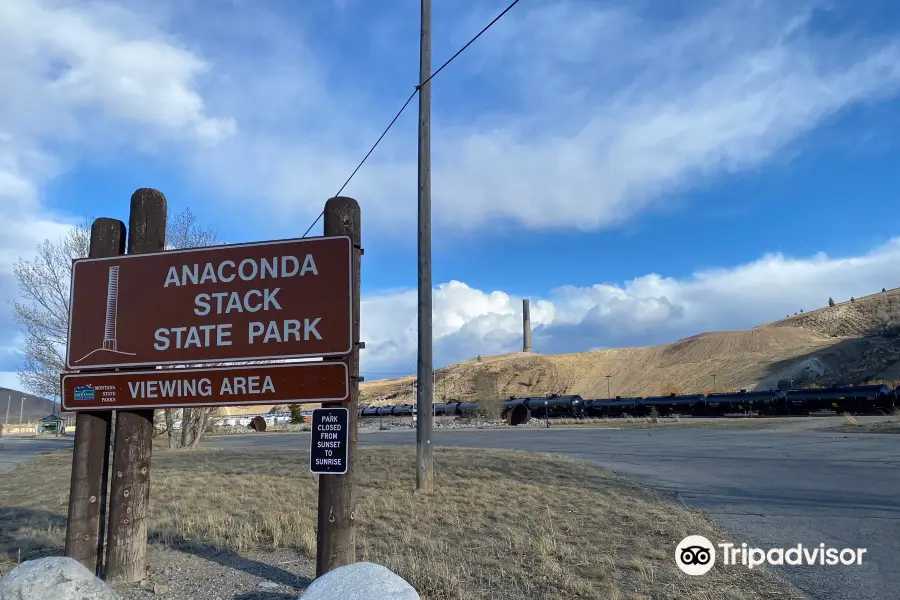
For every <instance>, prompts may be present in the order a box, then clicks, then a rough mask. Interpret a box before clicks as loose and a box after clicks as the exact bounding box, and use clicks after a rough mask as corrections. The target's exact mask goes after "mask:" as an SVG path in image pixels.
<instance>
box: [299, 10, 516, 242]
mask: <svg viewBox="0 0 900 600" xmlns="http://www.w3.org/2000/svg"><path fill="white" fill-rule="evenodd" d="M519 2H521V0H513V2H511V3H510V4H509V6H507V7H506V8H505V9H503V12H501V13H500V14H499V15H497V16H496V17H494V20H493V21H491V22H490V23H488V24H487V25H485V26H484V28H482V30H481V31H479V32H478V33H477V34H475V37H473V38H472V39H470V40H469V41H468V42H466V44H465V45H464V46H463V47H462V48H460V49H459V50H457V51H456V53H455V54H454V55H453V56H451V57H450V58H448V59H447V60H446V61H445V62H444V64H442V65H441V66H440V67H438V68H437V70H436V71H435V72H434V73H432V74H431V75H430V76H429V77H428V79H426V80H425V81H423V82H422V83H420V84H419V85H417V86H416V88H415V89H414V90H413V93H412V94H410V95H409V98H407V99H406V102H404V103H403V106H402V107H401V108H400V110H399V111H397V114H396V115H394V118H393V119H391V122H390V123H388V126H387V127H385V129H384V131H382V132H381V135H380V136H378V139H377V140H376V141H375V143H374V144H372V147H371V148H369V151H368V152H366V155H365V156H364V157H363V159H362V160H361V161H359V164H358V165H356V168H355V169H353V172H352V173H350V177H348V178H347V180H346V181H345V182H344V185H342V186H341V188H340V189H339V190H338V191H337V193H336V194H335V196H340V195H341V192H343V191H344V188H345V187H347V184H349V183H350V180H351V179H353V177H354V176H355V175H356V173H357V171H359V170H360V168H362V166H363V164H365V162H366V161H367V160H369V157H370V156H371V155H372V152H374V151H375V148H377V147H378V144H380V143H381V140H383V139H384V136H386V135H387V132H388V131H390V130H391V127H393V126H394V123H396V122H397V119H399V118H400V115H402V114H403V111H405V110H406V107H407V106H409V103H410V102H412V99H413V98H415V97H416V94H418V93H419V90H420V89H421V88H422V86H423V85H425V84H426V83H428V82H429V81H431V80H432V79H434V78H435V76H436V75H437V74H438V73H440V72H441V71H443V70H444V67H446V66H447V65H449V64H450V63H452V62H453V61H454V60H455V59H456V57H457V56H459V55H460V54H462V53H463V52H464V51H465V50H466V48H468V47H469V46H471V45H472V43H473V42H474V41H475V40H477V39H478V38H480V37H481V36H482V34H483V33H484V32H486V31H487V30H488V29H490V28H491V27H493V25H494V23H496V22H497V21H499V20H500V19H501V18H503V15H505V14H506V13H508V12H509V11H510V10H511V9H512V7H513V6H515V5H516V4H518V3H519ZM324 214H325V211H324V210H323V211H322V212H320V213H319V216H318V217H316V220H315V221H313V222H312V225H310V226H309V228H308V229H307V230H306V233H304V234H303V237H306V236H307V234H309V232H310V231H312V228H313V227H315V226H316V223H318V222H319V219H321V218H322V215H324Z"/></svg>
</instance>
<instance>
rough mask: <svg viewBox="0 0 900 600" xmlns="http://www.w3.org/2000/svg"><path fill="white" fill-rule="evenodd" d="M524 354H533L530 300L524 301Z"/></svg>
mask: <svg viewBox="0 0 900 600" xmlns="http://www.w3.org/2000/svg"><path fill="white" fill-rule="evenodd" d="M522 352H531V311H530V310H529V308H528V298H525V299H524V300H522Z"/></svg>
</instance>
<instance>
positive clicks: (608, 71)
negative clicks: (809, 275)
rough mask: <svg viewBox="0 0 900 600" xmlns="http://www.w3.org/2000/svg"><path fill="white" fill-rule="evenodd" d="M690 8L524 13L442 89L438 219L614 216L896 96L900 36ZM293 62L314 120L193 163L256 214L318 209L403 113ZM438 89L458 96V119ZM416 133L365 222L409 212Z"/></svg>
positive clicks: (382, 173)
mask: <svg viewBox="0 0 900 600" xmlns="http://www.w3.org/2000/svg"><path fill="white" fill-rule="evenodd" d="M697 6H701V7H703V8H701V9H700V10H697ZM690 7H691V8H688V7H685V10H686V11H688V14H687V15H684V16H682V17H680V18H678V19H676V20H674V21H666V22H662V21H659V20H657V19H656V18H655V16H654V15H653V14H644V13H640V12H637V11H638V9H636V8H634V7H633V6H632V5H629V6H627V7H616V6H612V7H611V6H610V5H609V4H606V3H604V4H603V5H600V4H596V3H575V2H566V1H563V2H553V3H549V4H548V3H536V4H531V3H523V4H521V5H519V6H517V7H516V8H515V9H513V10H512V11H511V12H510V13H509V14H508V15H507V17H505V18H504V19H503V20H501V21H500V22H498V24H497V25H496V26H495V27H494V28H493V29H492V30H491V31H489V32H488V33H487V34H486V35H485V36H484V37H483V38H482V39H479V40H478V42H476V44H474V45H473V46H472V47H471V48H470V49H469V50H468V51H467V52H466V53H465V54H463V55H461V56H460V58H459V59H457V61H456V62H454V63H453V64H452V65H451V66H450V67H448V69H447V70H446V71H445V72H444V73H442V74H441V75H440V78H441V79H439V80H436V82H435V90H436V93H435V97H434V103H435V108H434V118H433V132H432V143H433V150H432V157H433V163H434V164H433V195H434V201H435V205H434V215H435V220H436V224H437V225H438V226H440V225H443V226H445V227H446V229H447V230H452V229H453V228H458V229H459V228H465V229H478V228H480V227H482V226H484V224H486V223H491V226H496V224H497V219H499V220H501V221H508V222H512V223H515V224H519V225H524V226H526V227H529V228H533V229H546V228H578V229H590V230H593V229H598V228H604V227H610V226H614V225H616V224H619V223H621V222H623V221H626V220H629V219H631V218H633V217H634V216H635V215H637V214H640V213H642V212H645V211H648V210H653V209H654V208H656V207H658V206H660V205H662V204H664V203H665V202H666V199H667V197H670V196H669V195H670V194H671V193H672V192H677V191H681V190H684V189H688V188H691V187H693V186H697V185H701V184H702V183H704V182H705V181H707V180H708V179H709V178H713V177H718V176H722V175H727V174H730V173H734V172H740V171H746V170H749V169H753V168H757V167H759V166H761V165H763V164H765V163H767V162H769V161H772V160H776V159H777V158H778V157H790V156H791V155H792V153H793V152H796V151H797V144H798V143H799V142H801V141H802V140H803V139H804V136H805V135H806V134H808V133H809V132H811V131H813V130H815V129H816V128H818V127H820V126H821V125H823V124H824V123H826V122H827V121H828V120H829V119H831V118H833V117H835V116H836V115H838V114H839V113H841V112H842V111H844V110H847V109H849V108H851V107H854V106H857V105H860V104H864V103H868V102H874V101H879V100H883V99H886V98H890V97H893V96H895V95H896V94H897V92H898V90H900V66H898V65H900V36H896V35H894V36H883V37H879V36H874V35H873V36H869V37H866V38H861V39H856V38H853V37H852V36H850V35H847V34H834V33H823V31H821V30H820V29H817V28H816V27H815V26H814V17H815V15H816V14H817V13H816V12H815V11H814V10H811V9H808V8H805V7H804V8H803V9H796V8H789V7H786V6H785V5H784V4H783V3H777V2H773V1H769V2H766V1H763V2H754V3H751V4H747V3H743V2H729V3H725V4H721V5H720V4H719V3H707V4H704V3H692V4H691V5H690ZM710 7H711V8H710ZM651 8H653V9H658V7H657V6H655V5H654V6H653V7H651ZM460 12H463V13H464V14H463V16H462V17H461V15H460ZM476 14H477V18H475V17H474V16H472V15H471V9H465V11H462V10H461V9H460V10H459V11H458V12H456V13H452V12H451V13H450V14H448V15H447V16H448V17H449V18H453V19H456V20H457V23H456V24H454V25H453V26H452V29H453V32H454V34H453V37H454V38H459V39H460V40H462V39H464V38H465V37H466V36H464V35H462V34H460V32H461V31H463V30H464V31H465V32H466V33H467V34H468V35H471V33H473V32H475V31H477V29H478V28H479V27H480V26H481V25H483V23H485V22H487V20H489V18H490V17H491V16H493V14H494V11H493V9H488V8H481V9H478V10H477V11H476ZM274 51H277V49H275V50H273V52H274ZM267 57H269V54H267ZM273 60H274V59H273ZM283 60H285V61H288V60H290V58H289V56H287V55H286V56H285V57H284V58H283ZM439 61H440V57H435V64H436V65H437V64H439ZM223 68H224V67H223ZM298 69H299V71H300V80H301V81H302V82H303V83H304V85H305V86H306V87H304V88H300V87H297V86H295V85H292V86H290V87H288V88H287V90H286V91H285V92H283V93H282V92H279V94H278V96H279V97H280V98H281V99H282V100H284V99H285V98H288V99H297V100H298V101H299V100H300V99H301V98H304V97H305V94H304V91H305V90H311V92H310V93H312V94H313V95H314V96H315V97H317V98H321V101H320V103H319V104H318V105H317V106H316V107H311V106H310V105H309V104H308V103H307V104H306V105H304V107H305V109H307V110H306V111H304V114H306V115H308V114H310V113H309V112H307V111H311V114H315V115H316V117H317V118H318V123H317V122H315V121H312V120H311V119H309V117H308V116H307V117H305V118H303V123H304V125H306V128H305V129H303V130H302V132H301V131H298V129H297V128H296V126H295V125H294V124H295V123H296V122H297V117H296V116H295V115H294V114H292V113H291V111H289V110H286V109H283V107H276V106H273V107H272V108H273V109H274V110H273V111H270V112H267V114H268V115H270V116H271V117H273V118H274V117H277V116H280V117H282V127H281V130H280V131H279V130H273V129H272V128H254V129H253V130H250V131H244V132H243V133H242V134H241V135H238V136H236V137H235V138H234V139H232V140H231V141H230V142H229V143H227V144H223V145H222V146H221V147H220V148H219V149H217V150H216V151H212V152H204V153H203V154H202V155H197V156H195V157H193V159H192V162H191V166H192V169H193V170H194V171H195V172H196V173H199V174H201V175H200V176H202V177H205V181H206V183H209V182H210V181H217V182H218V183H219V185H220V186H221V187H222V188H223V190H222V191H223V193H224V194H225V196H226V197H227V196H230V197H231V198H238V199H240V200H246V199H247V198H250V197H252V198H253V199H254V203H253V210H254V212H258V211H257V206H258V204H257V202H258V201H260V200H261V201H263V202H267V203H268V205H269V207H270V208H272V209H274V210H275V211H278V214H279V215H280V216H284V217H287V216H295V217H299V218H305V217H308V216H310V215H313V214H315V213H317V212H318V210H319V209H320V206H321V202H322V200H323V199H324V198H326V197H328V195H330V194H332V193H334V190H335V189H336V188H337V187H338V186H339V185H340V184H341V183H342V182H343V180H344V178H345V177H346V176H347V175H348V174H349V173H350V172H351V171H352V169H353V168H354V167H355V165H356V162H357V161H358V160H359V159H360V158H361V157H362V156H363V155H364V154H365V152H366V150H367V149H368V145H369V144H371V142H372V141H373V140H374V139H376V137H377V136H378V134H379V133H380V131H381V128H382V127H383V126H384V125H385V124H386V123H387V121H388V119H389V118H390V117H391V116H392V114H393V113H392V110H391V109H392V108H393V106H394V104H393V103H391V104H389V105H388V106H387V107H385V106H384V97H383V98H382V100H381V101H379V102H378V103H377V104H366V103H365V102H362V103H361V99H362V100H368V96H367V93H368V90H369V89H370V87H374V85H375V84H374V83H373V82H369V81H365V80H363V81H359V82H355V83H356V86H357V89H350V90H347V89H346V88H341V87H340V86H338V85H337V84H335V83H333V82H328V81H326V80H325V79H324V77H323V76H322V75H321V74H317V73H315V72H314V70H310V68H309V65H308V64H306V63H303V64H301V65H300V66H299V67H298ZM261 76H263V74H256V75H253V76H252V77H251V78H250V81H253V80H254V79H255V78H256V77H261ZM473 78H474V79H473ZM266 81H270V80H266ZM460 82H462V83H460ZM322 89H327V90H331V94H326V95H321V90H322ZM481 90H484V91H481ZM232 91H234V92H237V94H238V95H240V90H232ZM249 93H250V94H251V95H252V96H253V97H256V93H257V92H256V91H251V92H249ZM442 94H445V95H447V96H449V97H453V98H456V97H459V96H460V95H465V96H466V98H467V108H466V110H465V112H464V114H463V113H460V112H459V111H458V108H457V103H452V102H449V101H447V100H442V98H443V97H444V96H442ZM404 96H405V93H403V92H399V91H398V93H397V95H396V105H399V103H400V102H402V99H403V97H404ZM285 104H288V105H290V104H291V103H290V102H285ZM414 110H415V103H413V105H411V107H410V112H414ZM236 114H237V117H238V119H239V120H241V121H243V119H244V118H245V116H247V115H248V113H247V112H245V111H242V110H239V111H238V112H236ZM248 118H249V117H248ZM414 128H415V119H414V117H413V115H406V118H405V119H404V120H402V121H401V122H400V123H399V124H398V125H397V126H396V127H395V129H394V130H393V131H392V132H391V133H390V134H389V136H388V138H386V139H385V141H384V142H383V143H382V146H381V147H379V149H378V150H377V151H376V153H375V154H374V155H373V156H372V158H371V159H370V160H369V162H368V163H367V164H366V165H365V166H364V167H363V169H362V170H361V171H360V172H359V173H358V174H357V176H356V178H355V179H354V181H353V182H351V184H350V186H349V187H348V188H347V190H346V193H347V194H349V195H354V196H356V197H358V198H359V199H360V200H361V201H362V202H364V206H365V209H366V219H367V223H369V227H370V229H369V231H371V230H372V229H371V228H374V229H377V230H379V231H381V232H384V231H385V230H388V229H396V228H402V227H409V226H410V225H412V224H413V223H414V222H415V215H416V212H415V210H414V208H415V185H416V184H415V182H416V163H415V160H416V159H415V156H416V146H415V142H414V136H415V129H414ZM323 131H324V132H325V134H324V135H323V133H322V132H323ZM404 239H405V238H404Z"/></svg>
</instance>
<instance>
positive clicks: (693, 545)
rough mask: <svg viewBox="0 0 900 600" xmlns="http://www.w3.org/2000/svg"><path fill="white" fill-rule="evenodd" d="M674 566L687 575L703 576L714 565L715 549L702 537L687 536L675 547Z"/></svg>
mask: <svg viewBox="0 0 900 600" xmlns="http://www.w3.org/2000/svg"><path fill="white" fill-rule="evenodd" d="M675 564H676V565H678V568H679V569H681V570H682V572H684V573H686V574H688V575H704V574H706V573H708V572H709V571H710V569H712V568H713V565H714V564H716V549H715V547H714V546H713V543H712V542H710V541H709V540H708V539H706V538H705V537H703V536H702V535H689V536H687V537H686V538H684V539H683V540H681V542H679V544H678V546H676V547H675Z"/></svg>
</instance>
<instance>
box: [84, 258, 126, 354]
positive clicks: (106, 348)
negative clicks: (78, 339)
mask: <svg viewBox="0 0 900 600" xmlns="http://www.w3.org/2000/svg"><path fill="white" fill-rule="evenodd" d="M118 316H119V267H118V266H115V267H110V268H109V281H107V283H106V321H105V322H104V324H103V344H101V345H100V347H99V348H97V349H96V350H91V351H90V352H88V353H87V354H85V355H84V356H82V357H81V358H79V359H78V360H76V361H74V362H76V363H80V362H81V361H83V360H84V359H86V358H87V357H88V356H90V355H91V354H94V353H96V352H114V353H116V354H127V355H129V356H135V354H136V353H135V352H122V351H121V350H119V341H118V339H117V335H118V331H117V328H116V321H117V320H118Z"/></svg>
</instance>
